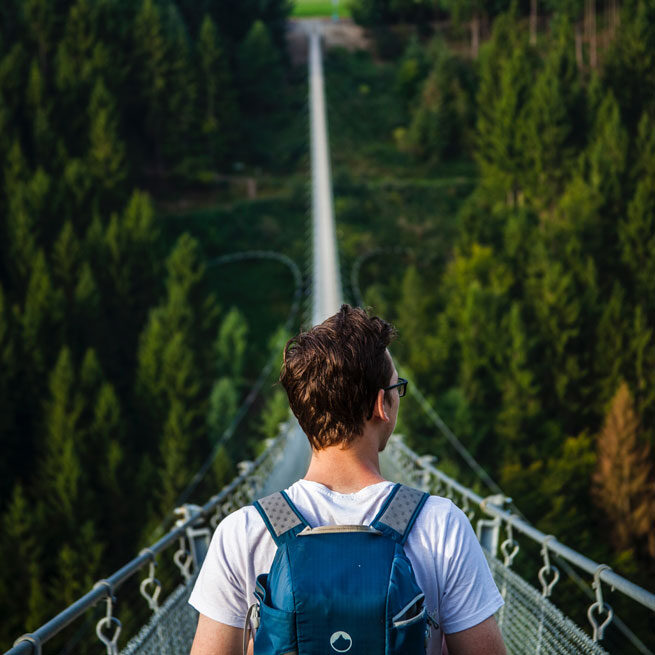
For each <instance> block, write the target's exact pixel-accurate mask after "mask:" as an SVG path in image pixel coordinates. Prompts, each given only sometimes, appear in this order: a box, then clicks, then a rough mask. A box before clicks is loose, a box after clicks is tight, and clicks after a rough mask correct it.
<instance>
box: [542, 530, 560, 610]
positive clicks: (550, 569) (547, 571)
mask: <svg viewBox="0 0 655 655" xmlns="http://www.w3.org/2000/svg"><path fill="white" fill-rule="evenodd" d="M553 539H555V536H554V535H552V534H549V535H548V536H547V537H546V538H545V539H544V540H543V541H542V542H541V544H542V545H541V555H542V557H543V558H544V565H543V566H542V567H541V568H540V569H539V575H538V577H539V582H541V595H542V596H543V597H544V598H548V597H549V596H550V593H551V592H552V590H553V587H554V586H555V585H556V584H557V581H558V580H559V569H558V568H557V567H556V566H551V563H550V555H549V554H548V542H549V541H552V540H553ZM551 573H552V577H551V579H550V582H549V581H548V577H547V576H549V575H551Z"/></svg>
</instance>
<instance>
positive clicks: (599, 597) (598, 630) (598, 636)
mask: <svg viewBox="0 0 655 655" xmlns="http://www.w3.org/2000/svg"><path fill="white" fill-rule="evenodd" d="M611 570H612V569H611V567H609V566H607V564H601V565H600V566H599V567H598V568H597V569H596V571H595V572H594V581H593V582H592V584H591V586H592V588H593V589H594V590H595V591H596V602H595V603H592V604H591V605H590V606H589V609H588V610H587V618H588V619H589V623H591V627H592V628H593V630H594V634H593V640H594V641H601V640H602V638H603V636H604V634H605V629H606V628H607V626H608V625H609V624H610V623H611V622H612V619H613V618H614V610H613V609H612V607H611V606H610V605H609V604H608V603H606V602H605V601H604V600H603V586H602V582H601V580H600V574H601V573H602V572H603V571H611ZM594 612H596V614H597V615H598V618H596V616H594ZM603 614H607V617H606V618H605V620H604V621H603V622H602V623H600V624H599V622H598V620H599V619H600V618H601V616H602V615H603Z"/></svg>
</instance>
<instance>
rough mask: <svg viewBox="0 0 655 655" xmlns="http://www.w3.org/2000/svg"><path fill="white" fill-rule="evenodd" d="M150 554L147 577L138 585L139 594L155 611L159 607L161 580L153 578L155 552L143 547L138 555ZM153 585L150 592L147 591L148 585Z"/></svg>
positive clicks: (155, 563)
mask: <svg viewBox="0 0 655 655" xmlns="http://www.w3.org/2000/svg"><path fill="white" fill-rule="evenodd" d="M145 554H148V555H150V568H149V570H148V577H147V578H145V579H144V580H142V581H141V584H140V585H139V591H140V593H141V595H142V596H143V597H144V598H145V599H146V602H147V603H148V607H149V608H150V609H151V610H152V611H153V612H156V611H157V610H158V609H159V595H160V594H161V582H160V581H159V580H158V579H157V578H155V568H156V566H157V561H156V560H155V554H154V553H153V551H152V550H150V548H144V549H143V550H142V551H141V552H140V553H139V555H145ZM151 585H154V589H153V591H152V593H151V592H149V591H148V587H150V586H151Z"/></svg>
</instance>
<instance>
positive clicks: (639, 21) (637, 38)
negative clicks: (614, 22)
mask: <svg viewBox="0 0 655 655" xmlns="http://www.w3.org/2000/svg"><path fill="white" fill-rule="evenodd" d="M605 62H606V63H605V68H606V76H607V80H608V83H609V86H610V88H611V89H612V91H613V93H614V96H615V97H616V98H617V100H618V102H619V104H620V106H621V113H622V115H623V117H624V119H625V125H627V126H637V124H638V121H639V117H640V116H641V115H642V114H643V112H648V113H650V114H651V115H652V114H653V109H654V108H655V100H654V98H655V5H654V4H653V3H652V2H651V1H650V0H641V1H638V2H634V3H625V5H624V7H623V11H622V13H621V22H620V27H619V31H618V33H617V34H616V37H615V38H614V40H613V41H612V44H611V46H610V49H609V51H608V53H607V56H606V57H605Z"/></svg>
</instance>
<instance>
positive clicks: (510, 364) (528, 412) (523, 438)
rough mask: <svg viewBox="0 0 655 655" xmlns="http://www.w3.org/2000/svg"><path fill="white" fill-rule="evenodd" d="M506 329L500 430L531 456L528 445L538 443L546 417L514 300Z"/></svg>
mask: <svg viewBox="0 0 655 655" xmlns="http://www.w3.org/2000/svg"><path fill="white" fill-rule="evenodd" d="M505 328H506V330H507V333H508V336H509V339H508V341H509V343H508V344H507V346H506V348H507V351H506V353H504V356H505V364H504V365H503V366H501V368H500V372H499V378H500V380H499V387H500V389H501V392H502V409H501V410H500V412H499V413H498V419H497V421H496V431H497V433H498V435H499V436H500V437H501V438H502V439H504V441H505V448H506V449H508V450H510V449H511V450H514V449H517V444H521V448H520V450H521V454H522V455H523V456H527V454H528V453H527V452H525V451H526V448H525V446H528V448H529V446H530V445H531V444H534V443H535V437H536V433H537V430H538V429H539V426H540V424H541V423H542V421H543V417H541V412H540V409H541V408H540V402H539V388H538V385H537V380H536V378H535V375H534V373H533V372H532V371H531V370H530V361H529V354H530V353H529V346H530V344H529V340H528V336H527V334H526V330H525V326H524V324H523V320H522V317H521V309H520V305H519V303H517V302H514V303H512V307H511V309H510V312H509V315H508V316H507V317H506V321H505ZM532 450H534V447H533V448H532ZM530 454H531V455H532V456H533V457H534V456H535V455H536V453H535V452H532V453H530Z"/></svg>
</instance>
